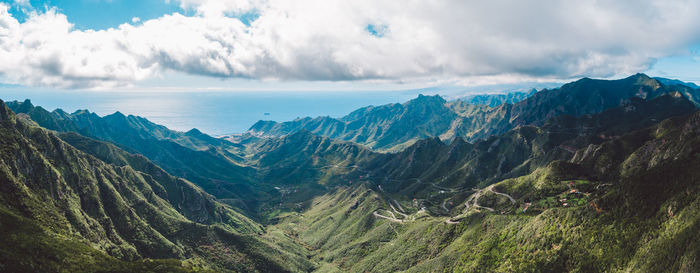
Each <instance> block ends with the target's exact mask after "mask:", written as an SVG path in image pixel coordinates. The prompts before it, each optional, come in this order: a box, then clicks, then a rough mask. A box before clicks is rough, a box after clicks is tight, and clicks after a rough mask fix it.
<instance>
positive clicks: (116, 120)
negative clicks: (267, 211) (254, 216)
mask: <svg viewBox="0 0 700 273" xmlns="http://www.w3.org/2000/svg"><path fill="white" fill-rule="evenodd" d="M8 106H9V107H10V108H11V109H12V110H13V111H16V112H17V113H21V114H26V115H28V116H29V117H30V118H31V119H32V120H33V121H35V122H36V123H38V124H39V125H40V126H42V127H44V128H47V129H50V130H55V131H59V132H77V133H79V134H81V135H84V136H87V137H91V138H96V139H100V140H104V141H109V142H112V143H114V144H116V145H118V146H119V147H120V148H122V149H124V150H126V151H128V152H131V153H138V154H141V155H144V156H145V157H147V158H148V159H150V160H151V161H153V162H155V163H156V164H158V165H159V166H160V167H162V168H163V169H164V170H166V171H167V172H169V173H171V174H173V175H175V176H178V177H183V178H186V179H188V180H190V181H192V182H194V183H196V184H197V185H199V186H200V187H202V188H203V189H205V190H206V191H207V192H208V193H210V194H213V195H215V196H217V197H219V198H223V199H228V200H230V202H231V203H233V204H236V205H237V207H240V208H243V209H244V210H246V211H248V212H252V211H253V210H254V209H255V208H256V207H257V206H258V205H259V204H258V202H257V200H263V199H265V198H266V193H265V189H263V190H260V189H259V188H264V185H255V180H254V178H253V176H254V175H255V170H253V169H252V168H250V167H248V166H245V160H244V159H243V158H242V154H241V153H242V149H243V147H242V146H240V145H236V144H234V143H232V142H229V141H225V140H221V139H217V138H213V137H210V136H208V135H206V134H203V133H201V132H199V131H198V130H196V129H193V130H191V131H189V132H186V133H182V132H176V131H172V130H169V129H167V128H166V127H164V126H161V125H157V124H154V123H152V122H150V121H148V120H146V119H144V118H141V117H137V116H131V115H129V116H125V115H123V114H121V113H119V112H117V113H114V114H112V115H108V116H104V117H100V116H98V115H96V114H95V113H91V112H89V111H87V110H80V111H76V112H75V113H72V114H68V113H66V112H64V111H62V110H60V109H58V110H55V111H53V112H49V111H47V110H45V109H43V108H41V107H38V106H37V107H35V106H34V105H32V104H31V102H30V101H28V100H27V101H24V102H8ZM266 190H267V191H270V190H271V188H269V189H266Z"/></svg>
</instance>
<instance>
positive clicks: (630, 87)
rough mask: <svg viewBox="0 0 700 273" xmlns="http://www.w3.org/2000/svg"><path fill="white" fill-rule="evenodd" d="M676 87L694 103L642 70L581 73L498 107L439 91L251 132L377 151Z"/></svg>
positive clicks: (488, 132)
mask: <svg viewBox="0 0 700 273" xmlns="http://www.w3.org/2000/svg"><path fill="white" fill-rule="evenodd" d="M674 92H677V93H679V94H681V96H683V97H685V98H687V99H689V100H690V101H692V102H694V103H696V104H697V103H698V102H699V101H700V90H696V89H692V88H689V87H687V86H683V85H671V86H668V85H664V84H662V83H661V82H659V81H658V80H655V79H652V78H649V77H648V76H646V75H644V74H637V75H634V76H631V77H628V78H625V79H620V80H593V79H588V78H584V79H581V80H578V81H575V82H572V83H568V84H565V85H563V86H562V87H560V88H557V89H545V90H542V91H539V92H537V93H535V94H533V95H532V96H530V97H528V98H527V99H524V100H522V101H520V102H518V103H515V104H508V103H506V104H501V105H499V106H496V107H489V106H485V105H474V104H470V103H467V102H465V101H462V100H456V101H450V102H447V101H445V100H444V99H442V98H441V97H439V96H423V95H420V96H418V98H416V99H414V100H411V101H409V102H406V103H404V104H389V105H382V106H369V107H364V108H360V109H358V110H356V111H354V112H352V113H350V114H349V115H347V116H345V117H342V118H340V119H335V118H330V117H318V118H302V119H296V120H294V121H289V122H282V123H277V122H273V121H259V122H258V123H256V124H254V125H253V126H252V127H251V128H250V130H249V133H250V134H251V135H254V136H272V137H278V136H283V135H287V134H290V133H293V132H295V131H298V130H302V129H304V130H308V131H310V132H312V133H313V134H316V135H322V136H327V137H331V138H336V139H340V140H345V141H353V142H356V143H360V144H363V145H366V146H368V147H370V148H372V149H374V150H379V151H400V150H402V149H404V148H406V147H408V146H409V145H410V144H412V143H414V142H416V141H417V140H419V139H424V138H432V137H438V138H440V139H441V140H443V141H449V140H451V139H453V138H454V137H456V136H460V137H465V138H466V140H468V141H475V140H478V139H484V138H487V137H489V136H492V135H498V134H502V133H505V132H507V131H508V130H510V129H512V128H515V127H517V126H522V125H542V124H543V123H544V122H545V121H547V120H549V119H550V118H553V117H555V116H558V115H573V116H581V115H586V114H593V113H598V112H601V111H603V110H605V109H609V108H613V107H617V106H619V105H620V104H621V103H622V102H624V101H625V100H627V99H629V98H631V97H640V98H645V99H652V98H656V97H659V96H661V95H664V94H669V93H674Z"/></svg>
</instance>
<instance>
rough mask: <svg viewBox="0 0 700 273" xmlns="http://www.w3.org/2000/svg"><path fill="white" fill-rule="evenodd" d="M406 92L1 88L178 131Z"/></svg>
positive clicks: (396, 99) (227, 127)
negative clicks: (139, 118)
mask: <svg viewBox="0 0 700 273" xmlns="http://www.w3.org/2000/svg"><path fill="white" fill-rule="evenodd" d="M416 96H417V93H416V92H406V91H340V92H330V91H328V92H325V91H306V92H294V91H284V92H281V91H280V92H275V91H257V92H242V91H235V92H233V91H231V92H220V91H219V92H170V93H166V92H105V91H61V90H58V91H57V90H52V91H27V90H14V89H12V88H0V99H2V100H4V101H12V100H24V99H30V100H31V101H32V104H34V105H35V106H42V107H44V108H45V109H47V110H49V111H52V110H54V109H56V108H61V109H63V110H64V111H67V112H70V113H72V112H74V111H76V110H79V109H88V110H90V111H91V112H95V113H97V114H98V115H100V116H104V115H108V114H112V113H114V112H115V111H120V112H122V113H124V114H131V115H137V116H142V117H145V118H147V119H149V120H151V121H152V122H155V123H158V124H161V125H165V126H167V127H168V128H170V129H173V130H177V131H187V130H190V129H192V128H197V129H199V130H200V131H202V132H205V133H207V134H210V135H214V136H218V135H226V134H233V133H243V132H245V131H246V130H247V129H248V128H250V126H252V125H253V124H254V123H255V122H257V121H258V120H274V121H287V120H293V119H295V118H297V117H306V116H310V117H317V116H331V117H342V116H344V115H346V114H348V113H350V112H351V111H353V110H355V109H357V108H360V107H364V106H368V105H382V104H387V103H401V102H405V101H408V100H410V99H412V98H415V97H416Z"/></svg>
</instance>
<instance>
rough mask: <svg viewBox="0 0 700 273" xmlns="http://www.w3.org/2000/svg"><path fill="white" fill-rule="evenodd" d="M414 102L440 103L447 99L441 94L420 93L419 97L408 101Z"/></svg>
mask: <svg viewBox="0 0 700 273" xmlns="http://www.w3.org/2000/svg"><path fill="white" fill-rule="evenodd" d="M412 102H438V103H445V102H446V101H445V99H444V98H442V97H441V96H440V95H432V96H430V95H428V96H426V95H423V94H418V97H416V98H415V99H412V100H410V101H409V102H408V103H412Z"/></svg>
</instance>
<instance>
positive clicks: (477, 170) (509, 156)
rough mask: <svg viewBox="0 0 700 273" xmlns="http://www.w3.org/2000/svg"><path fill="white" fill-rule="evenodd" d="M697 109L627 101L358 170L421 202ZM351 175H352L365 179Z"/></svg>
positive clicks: (425, 144) (414, 149)
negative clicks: (430, 195) (433, 193)
mask: <svg viewBox="0 0 700 273" xmlns="http://www.w3.org/2000/svg"><path fill="white" fill-rule="evenodd" d="M697 110H698V108H697V107H695V105H694V104H693V103H691V102H689V101H688V100H687V99H685V98H682V97H681V96H680V94H678V93H676V94H675V96H673V95H664V96H661V97H658V98H655V99H652V100H648V101H647V100H644V99H641V98H637V97H632V98H630V99H629V100H627V101H626V102H623V105H622V106H619V107H616V108H612V109H608V110H605V111H603V112H601V113H598V114H593V115H583V116H578V117H575V116H571V115H560V116H556V117H554V118H552V119H550V120H549V121H547V122H545V124H543V125H541V126H533V125H526V126H519V127H517V128H514V129H512V130H510V131H508V132H506V133H504V134H501V135H497V136H491V137H489V138H488V139H484V140H479V141H476V142H474V143H468V142H465V141H463V140H462V139H461V138H457V139H456V140H454V141H452V143H450V144H444V143H443V142H442V141H440V140H439V139H437V138H429V139H424V140H421V141H418V142H417V143H416V144H414V145H411V146H409V147H407V148H406V149H405V150H403V151H401V152H399V153H395V154H381V156H377V157H374V159H373V160H372V161H370V162H368V163H367V164H366V165H362V164H361V165H360V166H361V167H362V168H363V169H364V170H371V172H370V173H369V174H370V177H372V178H370V179H369V180H370V181H374V182H375V183H377V184H380V185H382V187H383V189H384V190H385V191H387V192H392V193H397V192H398V193H401V195H403V196H412V197H418V196H423V194H422V192H424V191H427V192H430V191H431V190H434V186H433V185H436V186H438V187H446V188H472V187H477V186H478V187H484V186H487V185H490V184H492V183H495V182H498V181H501V180H503V179H507V178H513V177H518V176H523V175H526V174H529V173H531V172H532V171H534V170H536V169H537V168H540V167H543V166H545V165H547V164H549V163H550V162H552V161H554V160H565V161H566V160H569V159H571V158H572V157H573V156H574V153H575V152H576V151H577V150H579V149H582V148H585V147H587V146H588V145H591V144H600V143H602V142H604V141H606V140H609V139H614V138H616V137H618V136H620V135H623V134H626V133H628V132H631V131H634V130H639V129H643V128H646V127H648V126H651V125H653V124H656V123H658V122H660V121H662V120H664V119H667V118H671V117H676V116H684V115H689V114H691V113H694V112H696V111H697ZM367 174H368V173H366V172H362V171H360V172H357V173H356V175H357V176H360V175H367Z"/></svg>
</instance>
